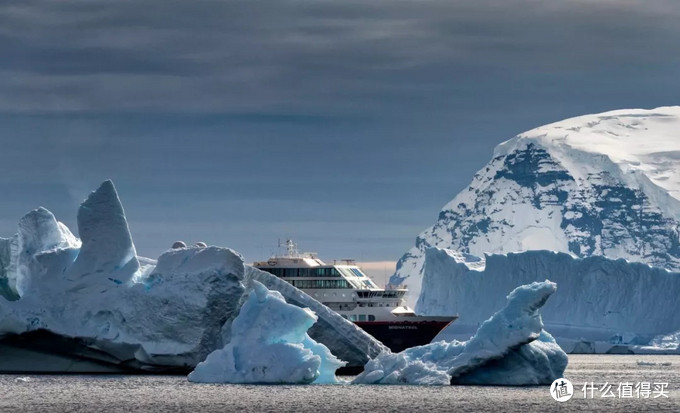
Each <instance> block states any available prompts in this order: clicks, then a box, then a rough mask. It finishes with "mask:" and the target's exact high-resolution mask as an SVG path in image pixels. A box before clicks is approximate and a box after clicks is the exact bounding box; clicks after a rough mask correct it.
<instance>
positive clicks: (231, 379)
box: [189, 281, 345, 384]
mask: <svg viewBox="0 0 680 413" xmlns="http://www.w3.org/2000/svg"><path fill="white" fill-rule="evenodd" d="M316 320H317V317H316V315H315V314H314V312H312V311H311V310H309V309H306V308H300V307H297V306H294V305H292V304H288V303H286V300H285V299H284V298H283V296H282V295H281V294H280V293H278V292H276V291H269V290H268V289H267V288H266V287H265V286H264V285H262V284H261V283H259V282H257V281H253V282H252V291H251V292H250V294H249V295H248V299H247V300H246V302H245V303H244V304H243V306H242V307H241V309H240V311H239V315H238V316H237V317H236V319H235V320H234V321H233V323H232V324H231V341H229V343H228V344H227V345H226V346H225V347H224V348H222V349H219V350H215V351H214V352H212V353H210V355H208V357H207V359H206V360H205V361H203V362H201V363H199V364H198V365H197V366H196V369H194V371H192V372H191V374H189V381H193V382H201V383H291V384H307V383H312V382H315V383H334V382H336V381H337V379H336V378H335V371H336V370H337V369H338V368H339V367H341V366H343V365H344V364H345V363H344V362H342V361H340V360H338V359H337V358H336V357H335V356H333V355H332V354H331V352H330V351H329V350H328V348H327V347H326V346H324V345H323V344H319V343H317V342H316V341H314V340H312V339H311V338H310V337H309V335H308V334H307V330H308V329H309V328H310V327H311V326H312V325H313V324H314V323H315V322H316Z"/></svg>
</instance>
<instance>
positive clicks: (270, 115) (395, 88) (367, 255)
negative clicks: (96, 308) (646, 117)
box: [0, 0, 680, 273]
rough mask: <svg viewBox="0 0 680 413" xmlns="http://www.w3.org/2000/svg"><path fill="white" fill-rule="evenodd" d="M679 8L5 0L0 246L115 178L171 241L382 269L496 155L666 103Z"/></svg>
mask: <svg viewBox="0 0 680 413" xmlns="http://www.w3.org/2000/svg"><path fill="white" fill-rule="evenodd" d="M678 21H680V2H678V1H677V0H665V1H663V0H645V1H628V0H616V1H613V0H593V1H587V0H561V1H539V0H493V1H492V0H476V1H455V0H432V1H428V0H417V1H416V0H413V1H402V0H389V1H379V0H378V1H366V0H361V1H357V0H347V1H343V2H337V1H326V0H315V1H308V0H295V1H287V0H281V1H275V2H274V1H258V0H254V1H253V0H250V1H216V0H215V1H194V2H187V1H174V0H135V1H129V0H61V1H56V0H52V1H47V0H44V1H34V0H18V1H13V0H5V1H3V2H0V56H1V57H2V58H1V59H0V165H2V173H0V194H2V195H1V196H0V236H5V237H7V236H11V235H12V234H14V233H15V232H16V225H17V222H18V221H19V219H20V218H21V217H22V216H23V215H24V214H25V213H26V212H28V211H29V210H31V209H34V208H36V207H38V206H44V207H46V208H48V209H49V210H51V211H52V212H53V213H55V215H56V216H57V218H58V219H59V220H61V221H62V222H64V223H65V224H67V225H68V226H69V227H70V228H71V229H72V231H73V232H74V233H77V226H76V214H77V209H78V205H79V204H80V202H81V201H82V200H83V199H84V198H85V197H86V196H87V195H88V194H89V192H90V191H92V190H94V189H96V188H97V186H98V185H99V184H100V183H101V182H102V181H104V180H105V179H112V180H113V181H114V183H115V185H116V187H117V189H118V192H119V196H120V198H121V200H122V202H123V205H124V207H125V210H126V214H127V217H128V221H129V225H130V229H131V232H132V235H133V239H134V241H135V244H136V246H137V250H138V253H139V254H140V255H144V256H148V257H157V256H158V255H159V254H160V253H161V252H163V251H164V250H166V249H167V248H168V247H169V246H170V245H171V244H172V243H173V241H175V240H184V241H185V242H187V243H193V242H196V241H204V242H206V243H208V244H212V245H220V246H228V247H231V248H234V249H235V250H237V251H239V252H241V253H242V254H243V255H244V257H245V258H246V260H247V261H253V260H258V259H262V258H266V257H268V256H269V255H270V254H271V253H272V252H275V251H276V246H277V242H278V239H286V238H293V239H294V240H296V241H297V242H298V244H299V246H300V248H301V249H303V250H311V251H315V252H318V253H319V254H320V255H321V257H322V258H328V259H332V258H355V259H357V260H360V261H369V262H373V264H371V265H372V268H373V269H377V270H380V269H381V268H382V272H383V273H387V272H390V271H391V269H390V268H389V266H390V265H391V263H393V262H394V261H396V260H397V259H399V257H400V256H401V255H402V254H403V253H404V252H405V251H406V250H408V249H409V248H410V247H411V246H412V245H413V243H414V240H415V237H416V236H417V235H418V233H420V232H421V231H422V230H424V229H425V228H427V227H428V226H430V225H432V224H433V223H434V222H435V220H436V218H437V215H438V212H439V210H440V209H441V207H442V206H443V205H444V204H446V203H447V202H448V201H449V200H451V199H452V198H453V197H454V196H455V195H456V193H458V192H459V191H460V190H462V189H463V188H465V186H467V185H468V184H469V182H470V181H471V179H472V176H473V174H474V173H475V172H476V171H477V170H479V169H480V168H482V167H483V166H484V164H485V163H486V162H488V161H489V160H490V158H491V155H492V151H493V148H494V146H496V145H497V144H498V143H500V142H502V141H504V140H507V139H509V138H511V137H512V136H514V135H515V134H517V133H520V132H522V131H525V130H528V129H531V128H533V127H536V126H540V125H542V124H545V123H549V122H553V121H557V120H560V119H564V118H568V117H572V116H577V115H581V114H586V113H595V112H602V111H606V110H613V109H623V108H633V107H636V108H654V107H658V106H666V105H677V104H680V76H679V74H680V24H678V23H677V22H678Z"/></svg>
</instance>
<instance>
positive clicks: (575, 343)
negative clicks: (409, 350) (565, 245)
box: [416, 248, 680, 353]
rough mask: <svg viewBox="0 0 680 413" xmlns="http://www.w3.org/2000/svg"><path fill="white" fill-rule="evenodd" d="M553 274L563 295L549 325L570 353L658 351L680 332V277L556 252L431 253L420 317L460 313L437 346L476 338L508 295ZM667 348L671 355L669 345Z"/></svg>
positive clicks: (550, 311) (551, 307)
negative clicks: (663, 338)
mask: <svg viewBox="0 0 680 413" xmlns="http://www.w3.org/2000/svg"><path fill="white" fill-rule="evenodd" d="M546 275H549V276H550V279H551V280H553V281H555V282H556V283H557V284H558V285H559V286H560V291H559V293H558V294H556V295H555V296H554V297H553V298H552V299H551V300H550V302H549V303H548V304H546V306H545V307H544V308H543V310H542V316H543V321H544V323H545V325H546V328H547V329H548V330H549V331H550V332H551V333H552V334H553V335H554V336H555V338H556V340H557V342H558V343H559V344H560V346H561V347H562V348H563V349H565V350H566V351H567V352H568V353H607V352H610V353H614V352H624V353H648V352H655V347H656V346H655V345H654V342H653V341H652V340H653V339H654V338H655V337H656V336H659V335H665V334H672V333H674V332H676V331H678V330H680V303H679V302H678V300H677V295H678V292H680V274H679V273H674V272H669V271H667V270H664V269H661V268H654V267H650V266H649V265H646V264H642V263H631V262H627V261H625V260H623V259H618V260H614V259H610V258H605V257H602V256H593V257H587V258H575V257H573V256H571V255H569V254H565V253H557V252H552V251H526V252H521V253H509V254H493V255H487V256H485V257H484V258H479V257H472V256H469V255H466V254H461V253H460V252H457V251H451V250H448V249H443V248H429V249H427V250H426V254H425V265H424V278H423V289H422V292H421V295H420V297H419V299H418V303H417V305H416V311H417V312H419V313H421V314H427V315H443V314H454V313H458V312H459V313H460V318H459V319H458V320H457V322H456V323H454V324H453V325H451V326H450V328H449V329H447V330H445V331H442V332H441V333H440V334H439V336H438V337H436V338H435V340H436V339H451V338H459V339H461V338H464V337H469V335H470V333H471V332H473V331H474V330H475V329H476V328H477V326H478V325H479V323H481V322H482V321H484V319H485V317H486V314H488V313H489V312H491V311H493V308H497V307H498V306H499V305H501V303H502V302H503V300H504V293H503V291H504V290H505V291H507V290H508V289H510V288H512V286H513V285H520V284H526V283H530V282H533V281H537V280H540V279H542V278H544V277H545V276H546ZM676 347H677V346H676ZM663 348H665V349H666V350H664V351H665V352H667V349H668V348H669V347H668V346H664V347H663ZM659 349H662V347H659Z"/></svg>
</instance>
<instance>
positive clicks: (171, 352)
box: [0, 181, 383, 372]
mask: <svg viewBox="0 0 680 413" xmlns="http://www.w3.org/2000/svg"><path fill="white" fill-rule="evenodd" d="M78 232H79V234H80V237H81V239H78V238H76V237H75V236H74V235H73V234H72V233H71V232H70V231H69V230H68V228H66V226H65V225H63V224H62V223H60V222H58V221H57V220H56V219H55V217H54V215H52V213H50V212H49V211H47V210H46V209H44V208H40V209H37V210H35V211H32V212H30V213H29V214H27V215H26V216H25V217H24V218H22V220H21V222H20V224H19V230H18V233H17V234H16V235H15V236H14V237H12V238H8V239H0V295H1V297H0V371H54V372H65V371H72V372H97V371H104V372H111V371H140V370H141V371H170V372H172V371H174V372H188V371H191V369H192V368H193V367H195V366H196V364H198V363H199V362H200V361H202V360H204V359H205V358H206V357H207V355H208V354H210V353H211V352H212V351H214V350H215V349H218V348H222V347H224V346H225V345H226V344H227V343H228V342H229V340H231V338H232V331H231V324H232V322H233V320H234V318H235V317H236V316H237V314H238V310H239V308H240V306H241V305H242V304H243V302H244V292H245V291H246V285H248V284H249V283H250V282H251V279H254V278H255V277H252V276H246V273H248V274H253V273H256V272H257V271H256V270H254V269H252V268H250V267H248V266H246V265H245V264H244V262H243V258H242V257H241V256H240V255H239V254H238V253H236V252H235V251H233V250H230V249H228V248H219V247H207V248H200V247H191V248H179V249H174V250H169V251H167V252H165V253H164V254H162V255H161V256H160V257H159V258H158V261H155V260H151V259H148V258H143V257H139V256H137V254H136V250H135V247H134V243H133V241H132V238H131V236H130V232H129V229H128V224H127V220H126V219H125V213H124V210H123V207H122V205H121V203H120V199H119V198H118V195H117V193H116V190H115V187H114V185H113V183H112V182H110V181H106V182H104V183H103V184H102V185H101V186H100V187H99V188H98V189H97V190H96V191H94V192H93V193H92V194H90V196H89V197H88V198H87V199H86V200H85V201H84V202H83V204H82V205H81V207H80V209H79V211H78ZM260 278H266V277H264V276H260ZM270 284H274V285H275V284H277V283H276V282H275V281H271V282H270ZM280 288H281V289H282V290H286V291H288V293H287V295H288V296H290V297H298V299H299V301H300V304H301V306H303V307H310V308H313V310H314V311H315V312H317V314H324V313H325V312H330V310H329V309H327V308H325V307H324V306H323V305H322V304H320V303H318V302H316V301H315V300H313V299H312V298H311V297H308V296H306V295H305V294H304V293H302V292H300V291H299V290H296V289H295V288H294V287H292V286H288V287H283V286H282V287H280ZM284 295H286V294H284ZM317 324H321V327H320V328H321V331H320V332H319V334H318V336H319V337H321V339H317V341H319V342H321V343H326V342H328V343H329V345H328V347H329V348H330V349H331V351H332V352H335V351H336V350H337V351H338V352H339V355H340V356H341V357H343V358H344V357H347V358H346V360H348V361H353V362H354V363H355V365H362V364H363V363H364V362H365V361H366V360H367V359H368V358H370V357H373V355H375V354H377V353H378V352H380V351H382V349H383V347H382V345H380V344H379V343H378V342H377V341H376V340H374V339H372V338H370V336H367V335H365V334H363V335H362V334H361V333H358V332H357V331H355V329H356V330H358V328H357V327H356V326H354V324H352V323H350V322H349V321H347V320H344V319H342V318H341V317H339V316H338V317H333V316H329V315H326V314H324V315H323V322H322V323H317ZM310 334H312V332H310ZM339 334H347V336H348V337H349V339H350V340H351V339H352V338H354V337H356V338H360V339H359V340H358V341H357V343H356V344H354V343H352V342H349V341H347V340H345V339H337V338H335V336H336V335H339ZM312 336H314V335H313V334H312Z"/></svg>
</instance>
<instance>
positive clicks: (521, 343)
mask: <svg viewBox="0 0 680 413" xmlns="http://www.w3.org/2000/svg"><path fill="white" fill-rule="evenodd" d="M556 288H557V287H556V284H554V283H552V282H550V281H547V280H546V281H543V282H534V283H532V284H529V285H523V286H521V287H518V288H516V289H515V290H513V291H512V292H511V293H510V294H509V295H508V296H507V304H506V305H505V307H504V308H503V309H502V310H500V311H498V312H497V313H495V314H494V315H493V316H492V317H491V318H490V319H488V320H487V321H485V322H484V323H482V325H481V326H480V327H479V329H478V330H477V333H476V334H475V335H474V336H473V337H472V338H471V339H470V340H468V341H465V342H459V341H455V340H454V341H451V342H445V341H439V342H435V343H431V344H428V345H425V346H420V347H413V348H410V349H406V350H404V351H402V352H401V353H396V354H391V353H385V354H382V355H380V356H378V357H376V358H375V359H374V360H371V361H370V362H368V364H366V367H365V369H364V372H363V373H361V374H360V375H359V376H357V377H356V379H355V380H354V381H353V383H356V384H424V385H445V384H450V383H451V384H489V385H513V386H519V385H537V384H550V383H551V382H552V381H553V380H555V379H557V378H559V377H563V374H564V370H565V368H566V366H567V355H566V353H565V352H564V351H562V349H561V348H560V347H559V346H558V345H557V343H556V342H555V340H554V339H553V338H552V336H551V335H550V334H548V333H547V332H546V331H544V330H543V323H542V321H541V315H540V313H539V309H540V308H541V307H542V306H543V305H544V304H545V302H546V301H547V300H548V298H549V297H550V296H551V295H552V294H553V293H554V292H555V290H556Z"/></svg>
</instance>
